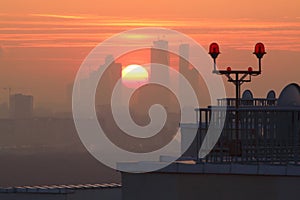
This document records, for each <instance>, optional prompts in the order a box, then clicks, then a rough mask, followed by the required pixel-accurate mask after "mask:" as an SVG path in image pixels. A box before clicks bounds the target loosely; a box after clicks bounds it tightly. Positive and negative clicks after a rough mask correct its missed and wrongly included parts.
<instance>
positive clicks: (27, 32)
mask: <svg viewBox="0 0 300 200" xmlns="http://www.w3.org/2000/svg"><path fill="white" fill-rule="evenodd" d="M299 11H300V1H295V0H293V1H287V0H285V1H282V0H277V1H271V0H265V1H258V0H251V1H236V0H228V1H221V0H215V1H199V0H187V1H182V0H173V1H162V0H151V1H138V0H127V1H121V0H109V1H99V0H98V1H97V0H85V1H82V0H52V1H42V0H2V1H0V69H1V73H0V87H1V88H5V87H6V88H7V87H11V88H12V92H13V93H14V92H22V93H28V94H32V95H34V98H35V106H36V107H48V108H51V109H54V110H55V109H57V110H59V108H61V107H63V106H64V105H65V104H66V102H67V88H68V86H69V85H70V84H72V82H73V81H74V78H75V75H76V72H77V70H78V68H79V66H80V64H81V62H82V61H83V59H84V58H85V56H87V54H88V53H89V52H90V51H91V50H92V49H93V48H94V47H95V46H96V45H97V44H99V43H100V42H101V41H103V40H104V39H106V38H108V37H110V36H112V35H113V34H116V33H119V32H120V31H125V30H128V29H132V28H137V27H152V26H155V27H165V28H171V29H174V30H177V31H180V32H183V33H185V34H187V35H189V36H190V37H192V38H193V39H195V40H196V41H197V42H198V43H200V44H201V45H203V47H204V48H206V49H207V48H208V45H209V44H210V43H211V42H218V43H219V45H220V48H221V52H222V54H221V55H220V59H219V60H220V63H219V64H220V68H222V67H224V68H225V67H227V66H231V68H233V69H234V68H245V69H247V68H248V66H249V65H250V64H251V65H253V64H255V63H256V59H255V57H254V56H253V55H252V52H253V47H254V45H255V43H257V42H263V43H264V44H265V46H266V50H267V55H266V56H265V58H264V59H263V75H261V76H260V77H255V78H253V82H252V83H251V84H249V83H247V84H245V85H243V89H246V88H250V89H251V90H253V92H254V96H255V97H265V96H266V93H267V92H268V91H269V90H270V89H274V90H275V91H276V92H277V95H279V92H280V91H281V89H282V88H283V87H284V86H285V85H287V84H288V83H289V82H297V83H298V84H300V12H299ZM208 67H210V66H208ZM226 85H227V86H228V87H227V91H228V93H229V95H233V91H234V89H233V86H232V85H229V84H226ZM6 100H7V91H6V90H2V89H1V90H0V103H3V102H5V101H6Z"/></svg>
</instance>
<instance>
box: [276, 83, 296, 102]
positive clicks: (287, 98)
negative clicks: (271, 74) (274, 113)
mask: <svg viewBox="0 0 300 200" xmlns="http://www.w3.org/2000/svg"><path fill="white" fill-rule="evenodd" d="M277 104H278V106H300V86H299V85H298V84H296V83H291V84H289V85H287V86H286V87H285V88H284V89H283V90H282V91H281V93H280V95H279V98H278V103H277Z"/></svg>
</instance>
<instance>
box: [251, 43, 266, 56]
mask: <svg viewBox="0 0 300 200" xmlns="http://www.w3.org/2000/svg"><path fill="white" fill-rule="evenodd" d="M253 54H255V55H256V57H257V58H258V59H261V58H262V57H263V56H264V55H265V54H266V51H265V46H264V44H263V43H261V42H259V43H257V44H256V45H255V47H254V52H253Z"/></svg>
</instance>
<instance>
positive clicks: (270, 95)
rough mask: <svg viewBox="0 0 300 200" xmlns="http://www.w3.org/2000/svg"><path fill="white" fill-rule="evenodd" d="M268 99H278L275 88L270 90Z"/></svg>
mask: <svg viewBox="0 0 300 200" xmlns="http://www.w3.org/2000/svg"><path fill="white" fill-rule="evenodd" d="M267 99H276V94H275V92H274V90H270V91H269V92H268V94H267Z"/></svg>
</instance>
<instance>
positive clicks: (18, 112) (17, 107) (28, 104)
mask: <svg viewBox="0 0 300 200" xmlns="http://www.w3.org/2000/svg"><path fill="white" fill-rule="evenodd" d="M9 112H10V117H11V118H13V119H29V118H31V117H32V116H33V96H31V95H23V94H13V95H10V98H9Z"/></svg>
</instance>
